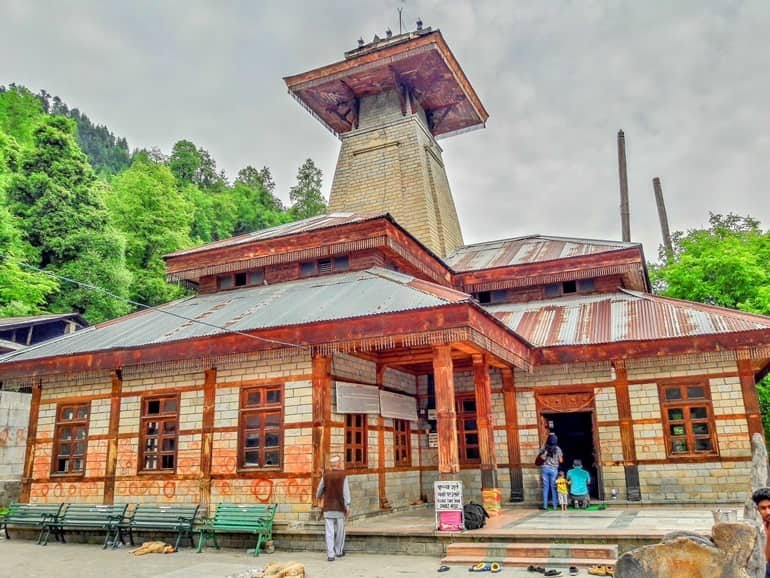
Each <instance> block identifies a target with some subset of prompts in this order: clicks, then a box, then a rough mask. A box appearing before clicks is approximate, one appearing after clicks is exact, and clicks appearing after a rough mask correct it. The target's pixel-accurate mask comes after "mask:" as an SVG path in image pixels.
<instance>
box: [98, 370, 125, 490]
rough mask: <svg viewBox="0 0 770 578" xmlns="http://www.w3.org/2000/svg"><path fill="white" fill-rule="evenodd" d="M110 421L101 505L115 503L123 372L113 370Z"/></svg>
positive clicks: (111, 375)
mask: <svg viewBox="0 0 770 578" xmlns="http://www.w3.org/2000/svg"><path fill="white" fill-rule="evenodd" d="M110 379H111V381H112V390H111V392H110V421H109V425H108V426H107V463H106V464H105V466H104V495H103V500H102V503H104V504H113V503H115V470H116V469H117V463H118V434H119V433H120V396H121V393H122V391H123V372H122V371H121V370H120V369H113V370H112V372H111V374H110Z"/></svg>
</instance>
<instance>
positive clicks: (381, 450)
mask: <svg viewBox="0 0 770 578" xmlns="http://www.w3.org/2000/svg"><path fill="white" fill-rule="evenodd" d="M384 376H385V366H384V365H382V364H380V363H378V364H377V387H378V388H379V389H380V390H382V388H383V381H384ZM393 435H395V432H394V434H393ZM385 455H386V454H385V418H383V417H382V413H380V414H379V415H378V416H377V456H378V468H377V487H378V489H379V497H380V509H381V510H390V509H391V508H390V503H389V502H388V495H387V482H386V476H385V466H386V464H385Z"/></svg>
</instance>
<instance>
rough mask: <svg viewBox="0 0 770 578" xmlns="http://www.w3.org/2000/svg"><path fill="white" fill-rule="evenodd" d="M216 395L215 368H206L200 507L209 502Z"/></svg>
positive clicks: (205, 505) (206, 506)
mask: <svg viewBox="0 0 770 578" xmlns="http://www.w3.org/2000/svg"><path fill="white" fill-rule="evenodd" d="M216 395H217V369H216V367H212V368H209V369H207V370H206V372H205V374H204V379H203V420H202V426H201V429H202V433H201V476H202V478H201V485H200V504H201V507H205V508H208V507H209V505H210V504H211V463H212V461H211V460H212V458H211V452H212V451H213V448H214V407H215V403H216ZM207 511H208V510H207ZM209 515H211V512H209Z"/></svg>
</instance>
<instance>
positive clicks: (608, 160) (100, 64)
mask: <svg viewBox="0 0 770 578" xmlns="http://www.w3.org/2000/svg"><path fill="white" fill-rule="evenodd" d="M398 8H402V9H403V10H402V12H403V21H404V25H405V29H413V28H414V22H415V20H416V19H417V17H422V19H423V20H424V22H425V25H426V26H433V27H434V28H439V29H441V31H442V33H443V34H444V37H445V38H446V40H447V42H448V43H449V45H450V47H451V48H452V50H453V52H454V53H455V55H456V57H457V58H458V60H459V61H460V63H461V65H462V66H463V68H464V70H465V73H466V75H467V76H468V78H469V79H470V81H471V82H472V83H473V85H474V86H475V88H476V91H477V92H478V94H479V96H480V98H481V100H482V102H483V103H484V105H485V106H486V108H487V110H488V111H489V114H490V118H489V121H488V123H487V127H486V128H485V129H483V130H478V131H475V132H471V133H468V134H463V135H458V136H454V137H451V138H447V139H445V140H442V141H441V145H442V147H444V159H445V162H446V166H447V172H448V175H449V179H450V183H451V186H452V190H453V193H454V196H455V202H456V204H457V209H458V213H459V216H460V221H461V225H462V227H463V232H464V236H465V241H466V242H467V243H473V242H479V241H484V240H491V239H495V238H503V237H513V236H518V235H526V234H531V233H540V234H549V235H562V236H581V237H592V238H609V239H619V238H620V218H619V196H618V176H617V170H618V169H617V152H616V134H617V131H618V129H620V128H622V129H624V130H625V133H626V139H627V150H628V158H629V179H630V195H631V235H632V239H633V240H635V241H641V242H643V243H644V247H645V253H646V256H647V258H648V259H654V258H655V256H656V254H657V248H658V245H659V243H660V234H659V226H658V221H657V213H656V209H655V203H654V197H653V191H652V184H651V181H652V178H653V177H655V176H659V177H661V179H662V182H663V189H664V194H665V197H666V204H667V208H668V213H669V219H670V222H671V228H672V230H684V229H687V228H691V227H698V226H702V225H703V224H705V223H707V219H708V213H709V211H711V212H722V213H725V212H729V211H732V212H736V213H738V214H742V215H746V214H750V215H752V216H754V217H756V218H758V219H760V221H762V224H763V226H764V227H765V228H768V227H770V194H768V188H770V187H769V186H768V183H770V162H769V161H770V112H769V109H770V106H769V105H768V103H770V47H768V32H769V31H770V2H768V1H767V0H752V1H745V2H742V1H739V0H713V1H711V0H677V1H676V2H671V1H670V0H647V1H644V2H639V1H638V0H636V1H630V0H629V1H626V0H613V1H592V0H582V1H568V0H543V1H536V2H532V1H528V2H524V1H518V0H517V1H510V0H505V1H503V0H500V1H496V2H492V1H483V0H477V1H473V0H468V1H465V0H462V1H461V0H456V1H455V0H446V1H439V0H380V1H377V2H374V1H370V0H345V1H342V0H329V1H317V2H311V1H306V2H300V1H297V0H280V1H279V0H261V1H260V0H253V1H245V0H244V1H240V2H239V1H235V0H232V1H230V0H216V1H215V0H209V1H203V0H173V1H172V0H165V1H164V0H134V1H132V2H123V1H118V0H112V1H110V0H92V1H91V0H88V1H87V0H69V1H67V2H55V1H53V0H47V1H46V0H0V84H8V83H11V82H16V83H18V84H23V85H25V86H27V87H28V88H30V89H32V90H33V91H37V90H39V89H41V88H45V89H46V90H48V91H49V92H51V93H52V94H56V95H59V96H60V97H61V98H62V99H63V100H64V101H65V102H67V103H68V104H69V105H70V106H72V107H79V108H80V109H81V110H82V111H84V112H85V113H86V114H88V115H89V116H90V117H91V119H92V120H94V121H95V122H97V123H103V124H106V125H107V126H109V127H110V129H111V130H112V131H113V132H114V133H115V134H116V135H120V136H125V137H126V138H127V139H128V141H129V144H130V146H131V147H132V148H137V147H146V148H150V147H159V148H160V149H161V150H163V151H164V152H168V151H169V150H170V148H171V146H172V145H173V143H174V142H176V141H177V140H179V139H182V138H185V139H190V140H192V141H193V142H195V143H196V144H198V145H199V146H203V147H204V148H206V149H208V150H209V151H210V152H211V153H212V155H213V156H214V158H215V159H216V161H217V163H218V165H219V167H220V168H224V169H225V170H226V172H227V174H228V175H229V176H234V175H235V174H236V173H237V171H238V169H240V168H241V167H243V166H245V165H247V164H251V165H255V166H263V165H267V166H269V167H270V168H271V170H272V171H273V175H274V177H275V180H276V182H277V185H278V189H279V193H280V196H281V197H282V198H284V199H285V200H286V199H287V198H288V188H289V187H290V186H291V185H292V184H293V182H294V178H295V175H296V171H297V167H298V166H299V165H300V164H301V163H302V161H303V160H304V159H305V158H307V157H311V158H312V159H313V160H314V161H315V162H316V164H318V166H319V167H320V168H321V169H322V170H323V172H324V184H325V192H326V193H327V195H328V188H329V186H330V184H331V178H332V175H333V172H334V165H335V162H336V156H337V152H338V149H339V144H338V141H337V140H336V138H335V137H334V136H333V135H331V134H330V133H328V132H327V131H326V130H325V129H324V128H323V127H322V126H321V125H320V124H319V123H318V122H316V121H315V120H314V119H313V118H312V117H310V115H308V114H307V113H306V112H305V111H304V110H303V109H302V108H301V107H300V106H299V105H298V104H297V103H296V102H295V101H294V100H292V99H291V98H290V97H289V96H288V94H287V92H286V88H285V85H284V83H283V80H282V78H283V77H284V76H287V75H290V74H295V73H299V72H303V71H305V70H309V69H311V68H315V67H318V66H321V65H324V64H328V63H331V62H334V61H337V60H340V59H341V58H342V54H343V52H344V51H345V50H349V49H351V48H354V47H355V46H356V40H357V39H358V38H359V37H363V38H364V39H365V40H367V41H369V40H371V38H372V36H373V35H374V34H375V33H378V34H380V35H381V36H382V35H383V33H384V31H385V29H386V28H387V27H390V28H392V29H393V30H394V32H397V31H398V25H399V24H398V23H399V20H398V11H397V10H398Z"/></svg>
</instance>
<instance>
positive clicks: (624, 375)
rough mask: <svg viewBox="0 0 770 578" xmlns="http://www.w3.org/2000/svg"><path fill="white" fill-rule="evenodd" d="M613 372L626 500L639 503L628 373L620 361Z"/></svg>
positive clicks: (613, 363) (614, 364)
mask: <svg viewBox="0 0 770 578" xmlns="http://www.w3.org/2000/svg"><path fill="white" fill-rule="evenodd" d="M612 367H613V368H614V370H615V398H616V399H617V404H618V424H619V425H620V444H621V447H622V448H623V467H624V469H625V475H626V499H628V500H631V501H635V502H636V501H639V500H641V499H642V490H641V485H640V483H639V465H638V464H637V463H636V442H635V440H634V424H633V419H632V416H631V396H630V394H629V392H628V372H627V371H626V362H625V361H624V360H622V359H619V360H616V361H613V362H612Z"/></svg>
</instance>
